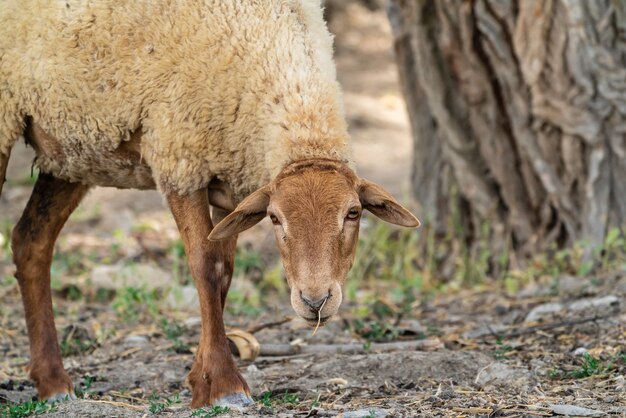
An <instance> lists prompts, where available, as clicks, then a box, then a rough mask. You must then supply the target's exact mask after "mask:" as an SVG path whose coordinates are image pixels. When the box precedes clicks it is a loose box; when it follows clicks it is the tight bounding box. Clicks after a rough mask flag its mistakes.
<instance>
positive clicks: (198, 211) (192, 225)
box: [167, 190, 252, 408]
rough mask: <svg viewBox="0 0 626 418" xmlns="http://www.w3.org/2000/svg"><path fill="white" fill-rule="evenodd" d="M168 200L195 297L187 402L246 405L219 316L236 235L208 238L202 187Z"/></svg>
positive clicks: (244, 388) (209, 224)
mask: <svg viewBox="0 0 626 418" xmlns="http://www.w3.org/2000/svg"><path fill="white" fill-rule="evenodd" d="M167 200H168V203H169V205H170V209H171V211H172V214H173V215H174V219H175V220H176V224H177V225H178V229H179V231H180V234H181V237H182V240H183V245H184V246H185V251H186V252H187V258H188V262H189V267H190V269H191V274H192V276H193V278H194V281H195V283H196V288H197V290H198V295H199V298H200V312H201V316H202V333H201V336H200V344H199V347H198V351H197V353H196V359H195V362H194V365H193V367H192V369H191V372H190V373H189V383H190V384H191V387H192V391H193V398H192V402H191V406H192V407H194V408H197V407H201V406H204V405H211V404H217V405H232V406H245V405H247V404H250V403H251V402H252V399H251V398H250V389H249V388H248V385H247V384H246V382H245V380H244V379H243V377H242V376H241V374H240V373H239V371H238V370H237V366H236V364H235V361H234V359H233V356H232V355H231V353H230V349H229V345H228V340H227V339H226V332H225V329H224V320H223V316H222V312H223V308H224V301H225V299H226V294H227V293H228V286H229V285H230V280H231V277H232V273H233V263H234V256H235V244H236V241H237V238H236V237H232V238H229V239H226V240H223V241H220V242H211V241H209V240H208V239H207V237H208V236H209V233H210V232H211V229H213V223H212V222H211V217H210V215H209V213H210V212H209V209H210V208H209V200H208V194H207V191H206V190H200V191H197V192H194V193H192V194H190V195H188V196H178V195H175V194H169V195H168V196H167Z"/></svg>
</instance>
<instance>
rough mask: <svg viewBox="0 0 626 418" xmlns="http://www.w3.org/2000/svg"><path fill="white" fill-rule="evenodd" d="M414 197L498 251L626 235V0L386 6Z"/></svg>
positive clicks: (430, 1)
mask: <svg viewBox="0 0 626 418" xmlns="http://www.w3.org/2000/svg"><path fill="white" fill-rule="evenodd" d="M388 14H389V18H390V22H391V26H392V30H393V34H394V43H395V50H396V55H397V61H398V64H399V71H400V78H401V82H402V84H403V86H402V87H403V90H404V93H405V97H406V101H407V107H408V110H409V115H410V119H411V124H412V130H413V138H414V173H413V184H414V190H415V194H416V196H417V198H418V200H419V201H420V202H421V204H422V205H423V209H424V210H425V211H426V212H427V213H428V215H429V220H430V221H431V223H432V225H433V226H434V227H435V228H436V229H439V230H441V229H444V228H445V227H446V225H448V224H449V221H450V217H451V216H452V211H456V214H458V216H459V217H460V219H461V221H462V222H463V226H464V228H463V229H464V230H465V232H466V233H467V236H466V238H467V239H468V240H469V241H470V242H471V241H472V240H473V239H474V238H476V236H477V234H478V233H480V231H481V228H482V227H483V226H484V225H489V226H490V228H489V238H490V242H491V243H492V245H493V246H494V247H495V248H514V249H515V250H516V251H518V252H520V251H521V252H523V253H526V252H530V251H533V250H535V249H538V248H541V247H546V246H547V245H549V244H553V243H556V244H557V245H559V246H563V245H570V244H572V243H573V242H575V241H583V242H587V243H588V247H589V248H593V247H596V246H599V245H601V243H602V242H603V239H604V236H605V234H606V232H607V229H608V228H609V227H611V226H620V227H621V226H623V225H624V223H625V222H626V117H625V115H626V2H625V1H624V0H593V1H588V0H471V1H461V0H436V1H435V0H390V1H389V3H388Z"/></svg>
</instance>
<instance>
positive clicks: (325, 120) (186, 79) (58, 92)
mask: <svg viewBox="0 0 626 418" xmlns="http://www.w3.org/2000/svg"><path fill="white" fill-rule="evenodd" d="M27 120H32V121H33V122H34V123H36V125H37V126H38V127H39V128H41V130H42V131H44V132H45V133H46V134H47V135H49V136H51V137H54V138H55V140H56V141H57V142H58V144H59V145H60V146H52V147H49V148H48V149H45V150H43V151H42V152H39V153H38V156H37V160H36V164H37V165H38V166H39V167H40V168H41V169H42V170H43V171H45V172H49V173H51V174H53V175H55V176H57V177H60V178H62V179H66V180H69V181H74V182H82V183H86V184H92V185H112V186H117V187H136V188H150V187H154V186H155V184H156V186H157V187H160V188H161V189H165V190H174V191H176V192H178V193H181V194H185V193H189V192H191V191H194V190H198V189H200V188H203V187H206V186H207V185H208V183H209V182H210V181H211V180H212V179H213V178H214V177H217V178H219V179H220V180H223V181H225V182H226V183H228V184H229V185H230V186H231V188H232V189H233V190H234V192H235V195H236V196H237V197H238V199H241V197H243V196H245V195H246V194H248V193H250V192H252V191H253V190H255V189H257V188H258V187H260V186H262V185H263V184H265V183H267V182H268V181H270V180H271V179H272V178H274V177H275V176H276V175H277V174H278V173H279V172H280V170H281V169H282V168H283V167H284V166H285V165H286V164H288V163H290V162H292V161H297V160H301V159H307V158H330V159H333V160H338V161H342V162H347V163H348V164H352V163H351V151H350V147H349V144H348V135H347V131H346V125H345V121H344V115H343V108H342V104H341V92H340V89H339V86H338V84H337V82H336V76H335V69H334V64H333V62H332V40H331V37H330V35H329V33H328V31H327V29H326V26H325V24H324V22H323V19H322V14H321V7H320V4H319V0H254V1H252V0H245V1H244V0H241V1H223V0H221V1H218V0H214V1H212V0H201V1H198V0H159V1H132V0H100V1H98V2H88V1H77V0H3V1H2V0H0V153H2V154H8V152H9V151H10V149H11V147H12V146H13V144H14V143H15V142H16V141H17V140H18V139H19V138H20V137H21V136H22V135H23V133H24V130H25V128H26V126H25V125H26V121H27ZM133 132H141V143H140V147H139V149H138V150H137V153H136V154H137V155H140V158H139V159H136V158H132V157H131V156H130V155H131V154H132V153H128V154H124V153H121V154H120V153H119V152H117V151H119V149H120V148H123V145H124V142H125V141H131V134H132V133H133ZM146 177H149V178H150V179H149V180H146Z"/></svg>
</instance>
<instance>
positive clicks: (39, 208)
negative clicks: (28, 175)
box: [11, 173, 89, 401]
mask: <svg viewBox="0 0 626 418" xmlns="http://www.w3.org/2000/svg"><path fill="white" fill-rule="evenodd" d="M88 189H89V188H88V187H87V186H84V185H81V184H77V183H68V182H66V181H64V180H59V179H57V178H55V177H53V176H51V175H49V174H45V173H41V174H39V178H38V179H37V183H36V184H35V188H34V189H33V193H32V195H31V197H30V200H29V201H28V204H27V205H26V209H24V213H23V214H22V217H21V218H20V220H19V222H18V223H17V225H16V226H15V229H14V230H13V235H12V239H11V246H12V248H13V260H14V262H15V266H16V267H17V271H16V273H15V277H16V278H17V280H18V282H19V285H20V291H21V294H22V302H23V303H24V312H25V314H26V325H27V328H28V338H29V340H30V376H31V378H32V379H33V380H34V381H35V384H36V385H37V392H38V393H39V398H40V399H48V400H51V401H52V400H57V399H61V398H65V397H66V396H70V397H74V389H73V386H72V381H71V379H70V377H69V376H68V375H67V373H66V372H65V370H64V369H63V362H62V361H61V351H60V350H59V344H58V342H57V333H56V329H55V327H54V319H53V313H52V297H51V294H50V264H51V262H52V250H53V249H54V242H55V241H56V238H57V236H58V235H59V232H61V229H62V228H63V225H64V224H65V221H66V220H67V218H69V216H70V214H71V213H72V211H73V210H74V209H75V208H76V206H78V203H79V202H80V200H81V199H82V198H83V196H85V193H87V190H88Z"/></svg>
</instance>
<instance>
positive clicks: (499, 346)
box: [493, 337, 513, 360]
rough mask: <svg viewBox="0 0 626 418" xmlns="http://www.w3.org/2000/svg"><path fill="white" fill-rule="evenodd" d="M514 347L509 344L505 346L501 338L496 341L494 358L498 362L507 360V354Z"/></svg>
mask: <svg viewBox="0 0 626 418" xmlns="http://www.w3.org/2000/svg"><path fill="white" fill-rule="evenodd" d="M512 350H513V347H511V346H510V345H508V344H504V341H503V340H502V338H501V337H498V338H497V339H496V349H495V350H494V353H493V356H494V357H495V359H496V360H504V359H506V358H507V353H509V352H511V351H512Z"/></svg>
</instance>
